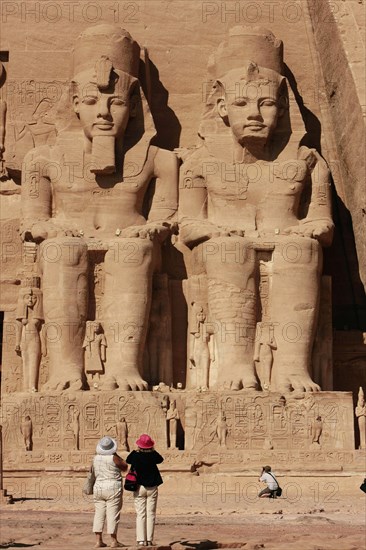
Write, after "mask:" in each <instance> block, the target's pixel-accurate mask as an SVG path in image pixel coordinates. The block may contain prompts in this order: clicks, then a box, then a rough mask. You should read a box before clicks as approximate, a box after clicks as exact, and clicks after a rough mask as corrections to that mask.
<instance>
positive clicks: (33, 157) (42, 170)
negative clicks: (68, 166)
mask: <svg viewBox="0 0 366 550" xmlns="http://www.w3.org/2000/svg"><path fill="white" fill-rule="evenodd" d="M47 161H48V159H47V158H46V157H45V155H43V154H42V151H40V150H37V149H34V150H32V151H30V152H29V153H28V154H27V155H26V156H25V159H24V163H23V170H22V188H21V203H22V218H23V222H22V228H21V233H22V237H23V239H24V240H37V239H39V240H42V239H44V238H47V233H46V230H45V228H44V227H43V229H42V227H41V226H42V224H44V223H45V222H47V221H48V220H49V219H50V218H51V217H52V189H51V182H50V181H49V179H48V177H47V175H46V164H47ZM36 226H39V227H38V228H37V227H36Z"/></svg>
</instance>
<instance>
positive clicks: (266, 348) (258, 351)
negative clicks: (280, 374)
mask: <svg viewBox="0 0 366 550" xmlns="http://www.w3.org/2000/svg"><path fill="white" fill-rule="evenodd" d="M274 349H277V344H276V340H275V337H274V326H273V323H264V322H262V323H257V334H256V339H255V347H254V361H255V362H256V363H257V367H256V370H257V374H258V378H259V381H260V383H261V386H262V390H269V389H270V385H271V370H272V365H273V350H274Z"/></svg>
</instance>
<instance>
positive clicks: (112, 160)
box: [90, 136, 116, 174]
mask: <svg viewBox="0 0 366 550" xmlns="http://www.w3.org/2000/svg"><path fill="white" fill-rule="evenodd" d="M115 141H116V140H115V137H114V136H94V137H93V141H92V160H91V163H92V167H91V169H90V171H91V172H92V173H93V174H114V173H115V171H116V154H115V145H116V143H115Z"/></svg>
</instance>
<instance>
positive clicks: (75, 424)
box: [69, 405, 80, 451]
mask: <svg viewBox="0 0 366 550" xmlns="http://www.w3.org/2000/svg"><path fill="white" fill-rule="evenodd" d="M79 417H80V413H79V411H78V410H77V409H76V408H75V406H74V405H70V407H69V429H70V430H71V431H72V433H73V438H74V449H76V450H77V451H78V450H79V434H80V420H79Z"/></svg>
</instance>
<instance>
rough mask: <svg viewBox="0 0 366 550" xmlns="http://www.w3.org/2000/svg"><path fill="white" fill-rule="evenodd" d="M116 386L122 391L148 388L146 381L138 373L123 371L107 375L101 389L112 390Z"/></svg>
mask: <svg viewBox="0 0 366 550" xmlns="http://www.w3.org/2000/svg"><path fill="white" fill-rule="evenodd" d="M117 387H118V389H119V390H122V391H144V390H148V389H149V386H148V383H147V382H145V380H143V379H142V378H141V376H140V375H139V374H138V373H135V372H132V373H124V374H117V375H114V376H109V377H108V378H106V380H105V381H104V382H103V387H102V389H103V390H114V389H116V388H117Z"/></svg>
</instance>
